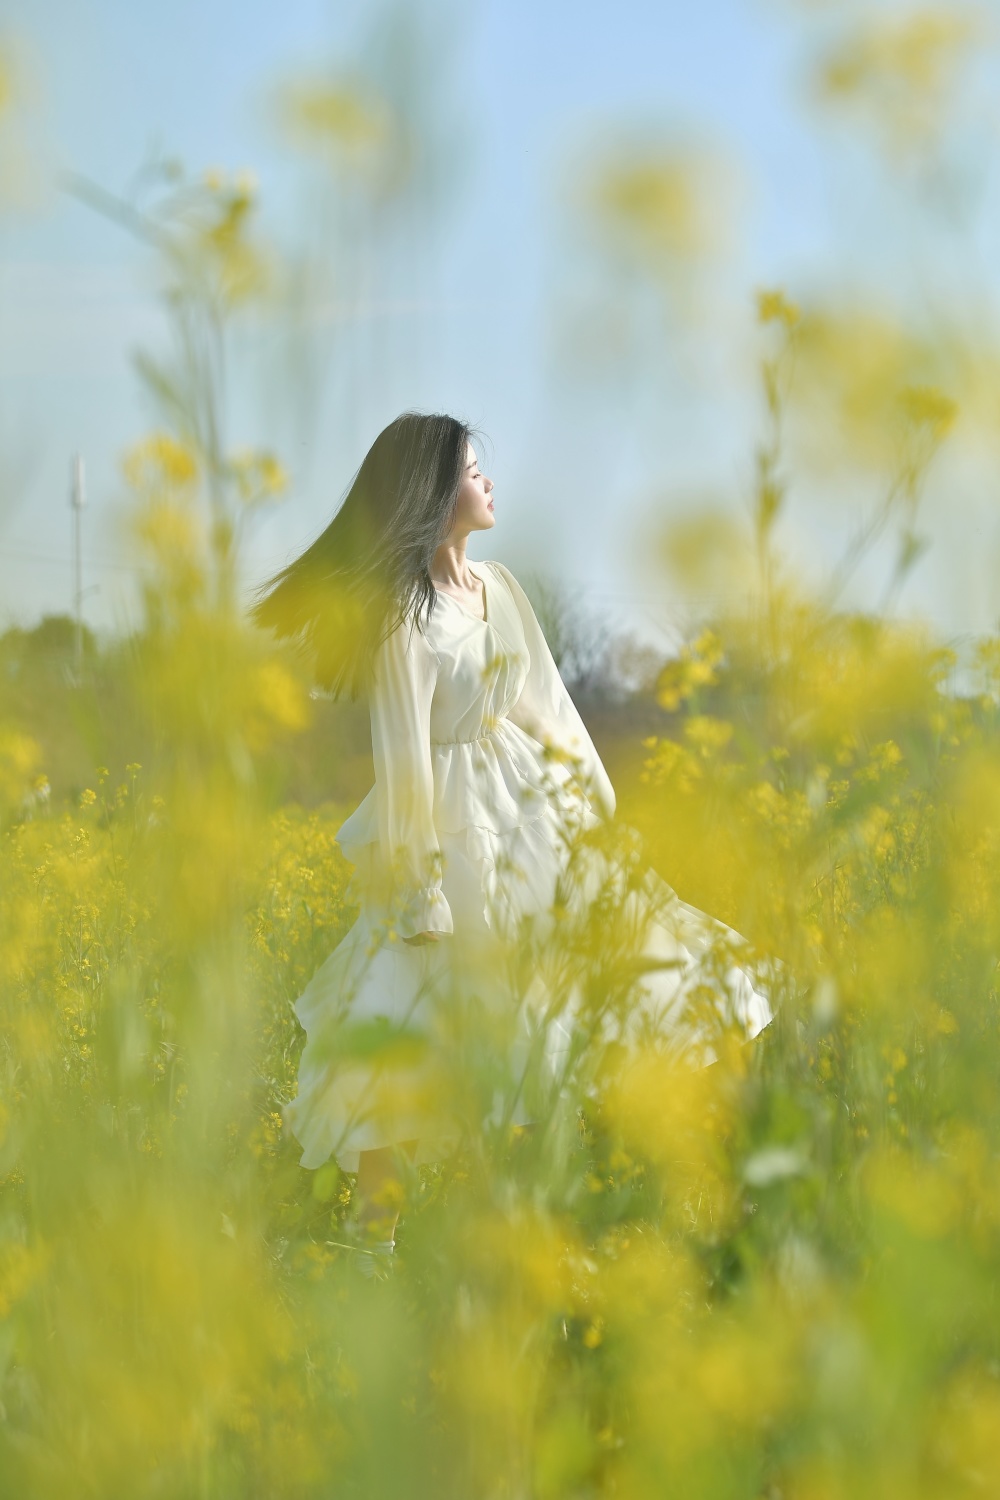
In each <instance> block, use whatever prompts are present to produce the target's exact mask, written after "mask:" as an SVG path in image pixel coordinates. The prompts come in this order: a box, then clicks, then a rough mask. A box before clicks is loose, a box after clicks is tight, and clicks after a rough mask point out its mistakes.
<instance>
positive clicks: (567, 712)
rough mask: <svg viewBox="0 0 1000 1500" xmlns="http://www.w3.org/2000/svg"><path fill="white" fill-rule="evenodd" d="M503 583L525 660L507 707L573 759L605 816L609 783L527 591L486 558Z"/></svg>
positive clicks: (523, 725)
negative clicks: (524, 676) (517, 690)
mask: <svg viewBox="0 0 1000 1500" xmlns="http://www.w3.org/2000/svg"><path fill="white" fill-rule="evenodd" d="M492 566H493V567H494V568H496V570H497V572H498V573H500V574H501V576H502V577H503V579H504V581H505V582H506V584H507V586H508V587H509V589H510V591H511V593H512V595H513V596H514V602H515V604H516V605H517V609H518V613H519V614H520V616H521V624H522V626H523V628H524V639H525V644H526V645H527V648H528V655H529V657H530V658H531V665H530V667H529V669H528V676H527V680H526V681H525V684H524V687H523V688H522V690H521V696H520V697H519V698H518V700H517V702H516V704H515V705H514V707H513V709H512V710H511V713H510V717H511V719H512V721H513V722H514V723H515V724H516V725H517V726H518V728H520V729H523V730H524V731H525V733H526V734H530V735H531V736H532V738H533V739H536V740H538V742H539V743H540V744H543V745H548V746H549V747H550V748H552V749H554V750H556V751H557V752H560V753H561V754H563V755H564V756H566V757H567V758H568V759H569V760H571V761H574V762H576V763H577V766H578V768H579V775H580V780H581V782H582V785H583V788H584V791H585V792H586V793H587V795H588V797H589V798H590V800H591V801H592V802H593V803H594V804H595V805H596V806H597V807H598V808H599V810H600V811H601V812H602V813H603V814H604V816H605V817H606V818H611V817H613V816H614V811H615V805H616V798H615V789H614V787H613V786H612V785H611V780H610V778H609V776H608V773H607V771H606V770H605V769H604V764H603V762H602V760H601V757H600V756H599V755H598V753H597V749H596V747H595V745H594V742H593V740H592V739H591V737H590V734H589V733H588V731H587V726H586V725H585V724H584V722H583V720H582V719H581V717H580V714H579V711H578V709H577V707H576V704H575V703H574V702H573V700H572V698H571V697H570V695H569V690H568V688H567V687H566V684H565V683H564V682H563V680H562V678H561V677H560V675H559V668H558V667H557V666H556V664H555V659H554V657H553V655H552V652H551V651H550V650H549V644H548V642H547V641H546V639H545V636H544V634H543V632H542V627H541V626H540V625H539V623H538V618H537V616H536V614H535V611H534V610H533V609H532V607H531V601H530V600H529V598H528V596H527V594H526V593H525V592H524V590H523V589H522V587H521V585H520V584H519V583H518V581H517V579H516V578H515V577H514V575H513V573H511V572H510V570H509V569H508V568H505V567H504V565H503V563H498V562H495V563H493V564H492Z"/></svg>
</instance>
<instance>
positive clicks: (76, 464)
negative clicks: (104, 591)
mask: <svg viewBox="0 0 1000 1500" xmlns="http://www.w3.org/2000/svg"><path fill="white" fill-rule="evenodd" d="M86 499H87V497H86V479H85V475H84V468H83V454H82V453H76V454H74V455H73V481H72V486H71V488H70V505H71V506H72V509H73V615H74V618H75V620H76V632H75V639H74V667H75V671H76V680H77V682H79V681H81V679H82V677H83V556H82V552H81V546H80V541H81V538H80V531H81V525H82V521H83V507H84V505H85V504H86Z"/></svg>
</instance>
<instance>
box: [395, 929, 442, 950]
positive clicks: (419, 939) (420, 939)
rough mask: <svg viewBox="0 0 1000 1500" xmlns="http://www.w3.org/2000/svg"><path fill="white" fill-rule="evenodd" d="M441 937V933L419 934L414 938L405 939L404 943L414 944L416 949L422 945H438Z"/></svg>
mask: <svg viewBox="0 0 1000 1500" xmlns="http://www.w3.org/2000/svg"><path fill="white" fill-rule="evenodd" d="M440 936H441V934H440V933H439V932H418V933H415V934H414V936H413V937H408V938H404V939H403V942H404V943H412V944H413V946H414V947H418V946H419V945H420V944H421V943H436V942H437V941H438V939H439V938H440Z"/></svg>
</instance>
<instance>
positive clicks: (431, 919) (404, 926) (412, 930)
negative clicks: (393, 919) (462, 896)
mask: <svg viewBox="0 0 1000 1500" xmlns="http://www.w3.org/2000/svg"><path fill="white" fill-rule="evenodd" d="M454 931H455V924H454V922H453V920H452V915H451V907H450V906H449V905H448V898H447V897H446V896H445V894H444V892H443V891H442V889H441V887H440V886H439V885H436V886H435V885H428V886H424V887H423V889H421V890H419V891H417V892H416V893H415V894H414V895H413V897H412V899H411V900H410V901H409V902H408V903H407V906H406V910H405V911H404V913H403V915H402V916H401V917H400V919H399V934H400V937H404V938H408V937H416V936H417V934H418V933H421V932H445V933H447V932H454Z"/></svg>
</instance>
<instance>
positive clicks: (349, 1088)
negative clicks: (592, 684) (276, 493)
mask: <svg viewBox="0 0 1000 1500" xmlns="http://www.w3.org/2000/svg"><path fill="white" fill-rule="evenodd" d="M495 524H496V519H495V515H494V502H493V483H492V481H491V480H490V479H489V478H488V477H487V476H486V475H485V474H484V473H483V472H482V470H481V468H480V465H479V462H478V459H477V455H476V450H475V447H474V445H473V442H472V433H471V431H470V429H469V428H468V427H467V426H466V425H465V424H464V423H462V422H460V421H458V420H457V419H455V418H453V417H449V416H440V415H421V414H418V413H415V412H406V413H404V414H403V415H402V416H400V417H399V418H397V419H396V421H394V422H392V423H390V425H389V426H388V427H387V428H386V429H385V430H384V431H383V432H382V433H380V435H379V437H378V438H377V439H376V441H375V443H374V444H373V445H372V448H371V450H370V452H369V453H368V455H367V456H366V458H365V460H364V462H363V464H362V465H361V468H360V469H359V471H358V473H357V475H356V476H355V479H354V481H353V483H352V485H351V487H350V489H349V492H348V494H347V497H346V499H345V501H344V503H343V505H342V506H341V508H340V509H339V511H338V512H337V514H336V516H335V517H334V519H333V520H332V521H331V523H330V525H329V526H328V527H327V528H326V530H325V531H324V532H323V533H322V535H321V536H319V537H318V538H317V540H316V541H315V542H314V543H313V544H312V546H311V547H309V548H308V550H307V551H306V552H305V553H303V555H302V556H301V557H299V558H298V559H297V560H296V561H295V562H293V563H291V564H290V565H289V566H288V567H287V568H285V569H284V570H283V571H282V572H281V573H279V574H278V575H277V576H276V578H274V579H272V580H270V581H269V583H267V584H265V585H264V586H263V589H262V597H261V598H260V600H259V602H258V603H257V604H256V605H255V606H254V609H253V614H254V618H255V619H256V620H257V622H258V623H260V624H262V625H267V626H270V627H272V628H273V629H274V630H275V631H276V632H277V633H278V634H279V635H283V636H293V637H295V636H297V637H300V638H301V639H302V641H303V642H304V644H305V645H306V646H307V647H308V649H309V651H310V652H311V656H312V660H313V662H314V663H315V669H316V676H317V679H318V680H319V681H320V682H322V683H323V684H324V685H325V686H326V687H328V688H329V689H330V690H331V691H332V692H333V693H334V694H338V693H341V692H343V691H345V690H349V691H350V693H351V695H352V696H356V695H357V693H358V692H360V691H362V690H364V691H367V693H368V696H369V702H370V710H371V729H372V752H373V759H374V766H375V785H374V786H373V787H372V789H371V791H370V792H369V793H368V795H367V796H366V797H365V799H364V800H363V802H362V803H361V804H360V806H359V807H358V808H357V809H356V810H355V812H354V813H352V815H351V816H350V817H349V818H348V819H347V821H346V822H345V823H344V824H343V825H342V827H341V828H340V829H339V830H338V833H337V840H338V842H339V844H340V846H341V848H342V850H343V851H344V853H345V855H346V856H347V858H348V860H349V861H350V862H351V863H352V864H353V865H354V867H355V874H354V878H353V882H352V888H351V894H352V895H353V896H354V897H355V898H356V899H357V900H358V901H359V903H360V912H359V916H358V919H357V921H356V923H355V925H354V926H353V927H352V928H351V930H350V932H348V934H347V935H346V936H345V937H344V939H343V941H342V942H341V943H340V944H339V946H338V947H337V948H336V950H335V951H334V952H333V953H332V954H331V955H330V956H329V958H328V959H327V960H326V962H325V963H324V964H323V965H322V966H321V967H320V969H319V970H318V971H317V972H316V974H315V975H314V976H313V978H312V979H311V981H310V983H309V985H308V986H307V987H306V989H305V991H304V992H303V994H302V995H301V996H300V997H299V998H298V1000H297V1001H296V1002H295V1007H294V1008H295V1012H296V1015H297V1016H298V1018H299V1020H300V1022H301V1024H302V1026H303V1027H304V1028H305V1031H306V1034H307V1039H306V1043H305V1047H304V1049H303V1053H302V1058H301V1062H300V1068H299V1091H298V1095H297V1097H296V1098H295V1099H293V1100H292V1101H291V1103H290V1104H288V1105H287V1106H286V1109H285V1120H286V1123H287V1124H288V1125H289V1127H290V1128H291V1130H292V1131H293V1133H294V1134H295V1135H296V1137H297V1139H298V1140H299V1142H300V1143H301V1144H302V1147H303V1151H302V1156H301V1158H300V1160H301V1164H302V1165H303V1166H307V1167H318V1166H320V1165H321V1164H322V1163H324V1162H325V1161H327V1160H328V1159H329V1158H330V1157H331V1156H333V1157H335V1158H336V1159H337V1160H338V1161H339V1163H340V1165H341V1167H343V1168H344V1169H345V1170H347V1171H355V1170H356V1171H357V1173H358V1179H357V1189H358V1195H359V1197H360V1199H361V1210H360V1215H359V1221H360V1225H361V1227H362V1230H363V1231H364V1230H367V1231H370V1232H371V1233H372V1234H374V1233H377V1232H380V1229H379V1226H380V1223H381V1225H383V1226H384V1229H383V1230H382V1232H383V1234H384V1237H383V1238H382V1239H381V1240H379V1241H378V1242H377V1246H378V1248H380V1249H381V1250H382V1251H383V1252H388V1251H389V1250H391V1248H392V1232H393V1229H394V1227H395V1216H394V1215H393V1214H392V1212H391V1211H390V1213H389V1215H388V1219H386V1218H385V1217H384V1216H383V1208H382V1206H381V1199H382V1197H384V1195H385V1193H384V1190H385V1189H386V1186H387V1184H390V1183H392V1181H393V1180H394V1178H396V1176H397V1169H398V1167H399V1166H401V1164H402V1163H401V1158H400V1157H399V1156H398V1155H397V1152H398V1151H400V1150H404V1151H405V1152H406V1154H407V1155H408V1156H409V1157H410V1158H411V1160H414V1161H420V1160H426V1159H432V1158H433V1157H434V1156H435V1154H439V1153H440V1152H441V1151H443V1150H444V1149H446V1148H447V1145H448V1144H449V1143H450V1142H453V1141H455V1140H457V1139H458V1138H459V1135H460V1130H459V1128H458V1125H457V1123H456V1120H455V1119H454V1118H445V1117H444V1115H443V1114H441V1115H439V1114H438V1113H437V1112H436V1110H435V1100H436V1099H440V1098H441V1097H442V1091H443V1089H444V1088H445V1080H444V1078H443V1075H442V1073H441V1071H440V1067H439V1063H440V1057H441V1056H443V1055H444V1052H445V1050H446V1046H447V1045H449V1044H453V1043H455V1030H454V1026H455V1017H456V1015H457V1014H458V1012H459V1011H460V1010H461V1009H462V1007H463V1005H464V1004H465V1001H466V1000H467V999H468V997H469V996H470V995H473V994H474V995H475V996H476V998H477V1000H479V1001H482V1002H483V1004H484V1005H485V1013H486V1014H490V1013H491V1007H492V1013H493V1014H498V1015H503V1014H507V1013H509V1012H510V1011H511V1008H512V1004H513V1002H512V1000H511V993H512V990H511V985H512V979H511V975H512V973H514V972H515V970H517V968H518V965H517V962H516V961H517V960H520V961H521V969H520V977H521V980H522V981H523V979H524V973H523V970H524V957H525V954H530V955H533V956H532V958H531V959H530V964H529V967H531V970H532V972H531V974H530V975H529V979H530V983H529V986H528V987H529V988H532V987H534V988H536V989H537V990H538V991H539V993H538V994H536V995H535V997H534V1000H533V1001H531V1003H529V999H528V997H527V996H526V995H525V994H524V993H523V989H524V986H523V984H522V986H521V988H522V993H521V994H519V995H518V1000H517V1005H518V1008H519V1010H520V1011H521V1012H522V1018H521V1022H520V1023H519V1025H520V1029H519V1030H517V1029H516V1028H515V1033H514V1035H513V1037H512V1038H511V1036H510V1033H506V1034H505V1035H507V1037H508V1039H509V1040H511V1039H512V1041H513V1045H514V1054H515V1056H516V1058H518V1059H520V1060H521V1062H522V1063H524V1062H525V1059H528V1058H529V1057H530V1056H537V1050H536V1051H535V1052H534V1053H533V1052H532V1047H533V1046H534V1045H535V1044H536V1043H537V1040H538V1035H539V1032H538V1028H537V1026H536V1025H535V1024H534V1021H533V1018H537V1016H538V1015H543V1016H544V1017H545V1020H544V1024H543V1027H542V1033H543V1047H544V1052H545V1057H546V1060H547V1063H548V1066H549V1068H550V1070H551V1072H552V1074H553V1076H557V1075H558V1069H559V1064H560V1062H561V1061H565V1059H566V1058H567V1057H570V1056H571V1055H572V1049H573V1045H574V1035H576V1034H577V1032H576V1029H575V1022H574V1019H573V1006H572V1005H570V1006H566V1005H563V1006H561V1007H560V1006H555V1007H552V1006H549V1009H548V1011H546V1004H547V998H548V997H549V996H550V995H551V993H552V985H551V984H550V985H549V988H548V989H546V981H545V978H544V975H543V972H542V971H543V968H544V964H543V961H542V955H543V954H544V953H545V945H546V944H548V945H549V947H551V948H553V949H554V948H555V947H556V946H557V943H556V934H557V929H558V933H559V937H560V939H561V937H562V929H561V928H559V927H558V924H559V922H560V921H563V922H565V920H566V916H567V908H566V906H565V902H566V899H567V895H566V893H567V889H568V888H570V887H573V881H572V880H570V878H569V877H570V874H571V872H572V871H573V870H577V869H579V868H582V869H583V870H584V880H583V884H582V885H580V884H579V883H578V884H577V885H576V886H575V887H573V888H574V889H575V890H576V900H577V906H576V908H575V909H576V911H577V912H578V913H582V914H583V916H584V918H585V919H586V916H587V912H588V910H589V906H588V903H590V902H592V901H593V900H594V899H595V896H597V895H598V894H600V893H601V891H602V890H603V891H606V888H607V881H606V879H605V878H604V877H605V876H606V874H607V871H608V869H609V864H608V861H607V859H606V857H605V858H604V860H603V861H602V860H601V858H600V857H599V856H598V855H597V853H596V852H594V853H592V855H591V856H590V859H589V863H584V865H583V866H582V867H581V866H579V864H578V863H577V862H576V861H577V855H576V853H575V852H574V851H577V850H579V849H580V848H584V847H586V841H587V839H588V837H589V836H591V835H593V834H594V831H595V829H599V827H600V825H602V824H603V823H604V822H605V821H606V820H610V819H611V818H612V817H613V815H614V811H615V793H614V789H613V787H612V785H611V782H610V781H609V779H608V775H607V772H606V771H605V769H604V766H603V765H602V763H601V760H600V757H599V756H598V754H597V751H596V749H595V748H594V744H593V742H592V740H591V737H590V735H589V734H588V732H587V729H586V728H585V726H584V724H583V721H582V719H581V718H580V715H579V713H578V712H577V709H576V707H575V706H574V704H573V700H572V699H571V698H570V696H569V693H568V691H567V690H566V687H565V686H564V684H563V682H562V679H561V678H560V676H559V672H558V670H557V668H556V665H555V662H554V660H553V657H552V654H551V652H550V650H549V648H548V646H547V644H546V641H545V638H544V635H543V633H542V630H541V628H540V626H539V624H538V621H537V619H536V617H535V614H534V611H533V609H532V607H531V604H530V603H529V601H528V598H527V596H526V594H525V593H524V591H523V590H522V588H521V587H520V585H519V584H518V583H517V581H516V579H515V578H514V577H513V575H512V574H511V573H510V571H509V570H508V569H507V568H506V567H504V565H503V564H502V563H499V562H480V563H477V564H476V565H475V566H472V565H470V563H469V560H468V558H467V555H466V544H467V542H468V539H469V537H470V535H471V534H472V533H473V532H476V531H488V530H492V528H493V526H494V525H495ZM642 889H643V891H644V893H645V898H646V899H645V904H644V906H643V907H642V910H643V912H644V917H643V920H642V921H641V922H640V923H639V924H638V926H636V927H635V929H634V930H635V932H636V934H637V938H636V947H637V950H638V951H639V952H640V955H641V956H642V957H643V959H644V965H643V971H644V972H647V973H648V974H649V975H651V976H652V977H651V978H650V977H647V979H646V981H645V983H644V986H643V987H642V990H641V996H642V1002H643V1003H642V1005H641V1006H640V1010H641V1011H644V1012H646V1013H650V1012H652V1011H657V1012H658V1014H659V1015H660V1017H661V1019H662V1018H663V1017H667V1018H668V1019H669V1021H670V1024H671V1025H672V1026H673V1029H674V1031H675V1032H676V1034H677V1035H678V1036H680V1035H681V1034H682V1033H684V1034H685V1035H686V1039H687V1041H688V1042H691V1041H692V1040H693V1039H697V1038H698V1037H699V1036H701V1035H702V1033H701V1032H700V1031H699V1028H698V1026H697V1025H694V1024H693V1023H692V1022H691V1020H690V1017H689V1016H687V1015H686V1012H687V1011H688V1010H690V1008H691V1007H690V1006H689V1004H688V998H687V997H689V996H690V995H692V994H693V993H694V990H695V987H696V985H695V980H699V979H703V978H704V974H703V972H702V970H701V969H700V968H699V958H700V957H703V956H704V955H706V954H708V953H709V951H710V950H711V949H712V947H713V943H714V941H715V940H716V939H718V938H719V937H726V936H728V937H729V938H735V936H736V935H735V934H732V933H730V932H729V930H728V929H726V928H724V927H722V926H721V924H718V923H714V922H712V921H711V919H709V918H707V917H705V916H704V915H703V914H702V913H700V912H697V911H696V910H695V908H692V907H689V906H687V905H686V904H685V903H683V902H681V901H679V900H678V898H677V897H676V895H675V894H674V892H673V891H671V889H670V887H669V886H667V885H666V884H665V883H664V882H662V881H660V880H659V877H658V876H656V875H655V874H654V873H653V872H652V871H647V872H646V875H645V877H644V881H643V883H642ZM630 899H633V898H629V897H626V904H627V902H628V900H630ZM621 909H622V907H621V905H620V906H619V910H621ZM609 930H610V929H609ZM512 961H514V962H513V964H512ZM651 966H652V967H651ZM718 972H720V973H721V976H722V978H723V980H724V981H725V983H724V985H723V986H722V988H719V989H718V1008H719V1009H720V1012H724V1013H725V1017H726V1019H727V1020H728V1021H732V1020H734V1019H735V1020H736V1021H737V1022H738V1024H739V1025H740V1026H742V1028H743V1029H744V1031H745V1032H746V1033H747V1034H748V1035H750V1036H753V1035H756V1033H757V1032H758V1031H759V1030H760V1029H761V1027H762V1026H764V1025H766V1024H767V1022H768V1021H769V1020H770V1019H771V1012H770V1008H769V1006H768V1003H767V1000H766V999H765V998H764V996H763V995H761V994H759V993H758V992H756V991H755V990H754V988H753V985H752V983H751V981H750V978H749V976H748V974H747V973H746V972H745V971H744V970H742V969H740V968H738V967H737V966H735V965H734V964H733V963H732V962H731V961H730V962H728V964H727V965H725V966H724V968H723V970H722V971H718ZM517 982H518V981H517V980H514V981H513V983H514V984H515V985H516V984H517ZM702 988H704V986H703V985H702ZM717 988H718V987H717ZM723 990H724V993H723ZM505 1005H506V1011H505ZM508 1019H509V1015H508ZM449 1028H452V1029H451V1030H450V1031H449ZM685 1028H686V1031H685ZM446 1033H447V1040H446ZM400 1038H402V1039H403V1041H404V1043H406V1044H408V1045H409V1046H410V1049H411V1051H410V1053H407V1052H406V1048H405V1046H404V1048H403V1051H402V1053H400V1049H399V1048H398V1047H397V1048H396V1055H395V1057H394V1058H393V1057H392V1056H391V1054H392V1050H393V1049H392V1045H391V1044H392V1042H393V1040H394V1039H395V1040H396V1041H398V1040H399V1039H400ZM421 1039H422V1040H423V1042H424V1044H425V1045H424V1046H423V1050H422V1051H421V1049H420V1042H421ZM414 1044H416V1055H411V1054H412V1052H413V1045H414ZM435 1049H437V1050H435ZM518 1049H520V1050H518ZM702 1052H703V1054H704V1055H706V1056H707V1057H708V1058H709V1059H710V1058H711V1056H712V1054H711V1051H710V1050H708V1049H706V1048H705V1047H703V1048H702ZM387 1053H388V1054H389V1055H390V1062H389V1065H388V1066H387V1065H386V1063H385V1059H386V1055H387ZM498 1107H499V1108H500V1109H501V1113H502V1115H503V1118H504V1119H505V1120H507V1121H508V1122H509V1121H513V1122H514V1123H519V1122H520V1123H529V1117H530V1110H529V1108H528V1105H527V1104H526V1102H525V1100H524V1099H523V1098H522V1099H516V1100H515V1101H514V1104H513V1107H511V1102H510V1100H509V1099H508V1100H506V1102H505V1101H504V1100H503V1099H500V1100H499V1106H498ZM504 1111H506V1112H505V1113H504ZM385 1229H387V1230H388V1233H387V1234H385V1233H384V1230H385ZM363 1259H367V1258H363ZM368 1263H369V1264H371V1263H372V1262H371V1261H370V1260H368Z"/></svg>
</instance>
